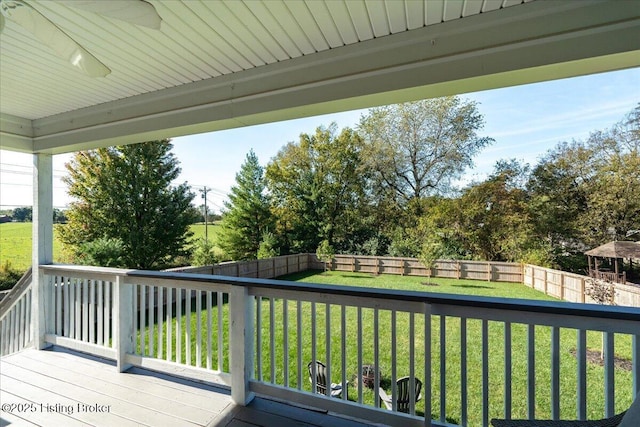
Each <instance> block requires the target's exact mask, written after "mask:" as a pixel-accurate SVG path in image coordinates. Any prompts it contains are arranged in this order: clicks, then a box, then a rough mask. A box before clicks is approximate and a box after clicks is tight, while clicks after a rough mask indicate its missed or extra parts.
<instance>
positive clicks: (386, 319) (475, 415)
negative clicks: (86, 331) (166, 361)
mask: <svg viewBox="0 0 640 427" xmlns="http://www.w3.org/2000/svg"><path fill="white" fill-rule="evenodd" d="M282 279H287V280H294V281H299V282H313V283H325V284H327V286H330V285H331V284H341V285H351V286H367V287H375V288H387V289H406V290H418V291H428V292H446V293H457V294H471V295H482V296H508V297H518V298H527V299H537V300H552V299H553V298H550V297H548V296H545V295H543V294H541V293H539V292H537V291H534V290H532V289H530V288H527V287H526V286H523V285H521V284H517V283H493V282H484V281H472V280H455V279H434V278H431V279H428V280H427V279H426V278H421V277H402V276H387V275H381V276H373V275H369V274H360V273H343V272H327V273H319V272H307V273H301V274H295V275H290V276H287V277H283V278H282ZM427 281H428V282H430V285H424V284H423V282H427ZM436 285H437V286H436ZM271 307H273V310H270V308H271ZM222 310H223V315H224V322H225V325H224V327H223V329H222V330H223V331H225V332H224V337H223V348H225V349H227V348H228V336H227V334H228V325H227V324H226V322H227V314H228V312H227V310H228V306H227V304H224V305H223V307H222ZM298 310H300V311H301V318H302V324H301V325H300V328H299V330H300V332H301V335H300V341H301V347H300V353H301V355H302V357H301V359H300V360H298V358H297V352H298V325H297V313H298ZM194 311H195V309H194V310H193V311H192V312H194ZM260 311H261V315H260V318H261V323H262V325H261V334H260V337H259V341H260V348H261V355H262V356H261V357H260V358H256V366H257V368H256V373H255V375H256V377H257V378H261V379H262V380H264V381H268V382H270V381H272V382H274V383H276V384H280V385H283V384H285V378H284V366H285V365H286V366H287V367H288V372H289V375H288V386H289V387H294V388H295V387H298V385H299V386H300V387H301V388H302V389H304V390H307V391H310V389H311V388H310V383H309V379H308V373H307V366H306V365H307V363H308V362H309V361H310V360H312V338H311V330H312V319H315V324H316V328H317V334H316V340H315V345H316V358H317V359H318V360H322V361H326V360H327V352H326V336H325V333H324V330H325V325H326V319H327V312H326V305H325V304H315V308H313V307H312V305H311V304H310V303H305V302H303V303H301V304H300V305H298V304H297V303H296V302H293V301H288V302H287V307H286V312H287V325H288V328H287V336H288V352H287V354H285V352H284V345H283V343H284V323H285V322H284V312H285V308H284V302H283V301H282V300H268V299H264V300H263V301H262V302H261V304H260ZM361 311H362V317H361V319H362V320H361V322H362V325H363V327H362V330H363V349H362V352H363V364H371V363H373V361H374V348H373V347H374V330H373V325H374V310H373V309H362V310H361ZM341 315H342V313H341V307H340V306H339V305H331V306H330V312H329V316H330V330H331V336H330V343H331V351H330V353H331V360H332V381H333V382H340V378H341V376H342V371H341V369H342V367H341V363H340V361H341V358H342V354H341V340H342V337H341V336H342V334H343V333H344V334H345V336H346V341H345V342H346V343H347V345H346V376H347V379H348V380H349V386H348V396H349V399H350V400H357V399H358V393H359V391H358V389H357V387H356V385H357V384H356V382H357V381H356V380H355V378H356V369H357V365H358V360H357V347H356V343H357V330H358V328H357V325H358V309H357V308H355V307H346V309H345V324H346V328H345V330H344V332H343V330H342V328H341V320H342V319H341ZM213 317H214V319H213V323H214V327H213V329H212V330H213V337H212V348H213V354H214V355H215V354H216V352H217V337H216V336H215V331H216V330H217V329H216V327H215V325H216V322H217V320H215V318H216V314H215V313H214V316H213ZM199 321H200V323H201V325H206V324H207V319H206V314H205V313H204V311H203V313H202V314H201V317H200V319H199ZM272 321H273V325H274V328H273V329H274V331H275V332H274V334H273V336H272V335H271V334H270V332H269V331H270V327H269V325H270V322H272ZM392 321H393V320H392V313H391V312H390V311H387V310H380V311H379V318H378V331H379V345H378V349H379V358H380V370H381V374H382V386H383V387H384V388H386V389H387V391H388V392H389V391H390V390H391V385H390V381H391V370H392V368H393V366H394V365H395V369H396V375H397V377H398V378H399V377H402V376H405V375H408V374H409V350H408V349H409V345H410V339H411V334H410V333H409V331H410V316H409V314H408V313H403V312H397V313H396V319H395V322H396V326H395V328H393V327H392ZM197 322H198V318H197V316H196V315H195V314H192V315H191V317H190V323H191V331H196V326H197ZM175 326H176V325H175V319H174V323H173V325H172V328H174V332H173V333H174V336H175ZM441 327H444V328H446V331H447V332H446V342H445V346H444V348H442V349H441V347H440V337H439V334H440V328H441ZM185 328H186V319H185V318H183V319H182V331H183V333H184V331H185ZM431 328H432V342H431V347H432V357H433V359H432V365H431V366H432V384H433V396H432V398H433V399H432V411H433V414H432V415H433V416H434V417H435V418H438V417H439V413H440V403H439V402H440V377H441V376H440V357H441V354H446V368H445V372H446V374H445V381H446V387H445V390H446V398H445V402H446V403H445V409H444V411H445V413H446V418H447V419H448V420H449V421H451V422H455V423H458V422H460V419H461V418H460V417H461V415H460V414H461V398H460V395H461V385H460V383H461V379H460V376H461V374H460V371H461V369H460V363H461V361H460V357H461V351H460V346H461V343H460V329H461V321H460V319H459V318H453V317H447V318H446V319H445V320H444V323H442V320H441V319H440V318H439V317H437V316H434V317H433V320H432V325H431ZM466 328H467V334H466V337H467V349H468V350H467V351H468V352H467V378H468V381H467V393H468V421H469V425H470V426H476V425H481V424H482V418H481V417H482V382H481V380H482V343H481V330H482V321H480V320H475V319H468V320H467V321H466ZM165 329H166V325H165ZM394 329H395V331H397V332H396V340H397V344H396V356H395V360H393V358H392V348H391V343H392V332H391V331H392V330H394ZM487 329H488V342H489V353H490V357H489V372H488V378H489V384H490V387H489V403H490V405H489V411H490V414H489V417H501V416H502V411H503V399H504V396H503V391H504V380H503V372H504V324H502V323H500V322H488V326H487ZM205 330H206V328H205ZM145 332H146V333H147V331H145ZM146 333H145V334H146ZM164 334H165V336H166V330H165V332H164ZM195 335H196V334H195V333H192V334H191V337H190V339H191V350H190V353H191V354H190V358H191V364H193V365H195V358H196V342H197V341H198V340H200V345H201V346H202V347H201V348H206V342H207V336H205V335H207V333H206V332H203V336H200V337H196V336H195ZM550 336H551V331H550V328H548V327H542V326H538V327H536V328H535V344H536V345H535V359H536V375H535V377H536V416H537V417H542V418H545V417H550V390H551V381H550V376H551V349H550V340H551V339H550ZM256 341H258V337H256ZM272 343H273V347H272ZM413 343H414V345H415V348H416V352H415V367H416V368H415V369H416V375H417V377H418V378H422V377H423V376H424V369H423V367H424V354H423V351H422V349H423V348H424V321H421V320H420V316H415V325H414V333H413ZM587 343H588V347H589V348H590V349H594V350H599V349H600V343H601V335H600V334H599V333H595V332H593V333H589V334H588V337H587ZM575 346H576V332H575V331H574V330H567V329H563V330H561V333H560V360H561V362H560V381H561V387H560V393H561V397H560V400H561V417H563V418H569V419H570V418H575V414H576V389H577V388H576V383H577V376H576V371H577V363H576V360H575V358H574V357H573V356H572V355H571V351H572V350H573V349H575ZM615 349H616V354H617V356H619V357H620V358H621V359H630V358H631V339H630V337H629V336H616V341H615ZM224 352H225V355H226V353H227V350H225V351H224ZM271 352H273V353H274V355H275V359H274V360H275V364H274V366H273V367H272V366H271V363H270V356H269V355H270V353H271ZM182 353H183V354H182V355H181V357H182V360H183V361H184V360H186V359H185V358H186V355H185V349H184V348H183V349H182ZM202 353H203V354H202V359H201V365H202V366H206V364H207V362H206V360H205V356H204V354H206V351H202ZM223 364H224V368H225V369H227V368H228V360H227V359H226V356H225V360H224V361H223ZM213 365H214V368H215V362H214V363H213ZM526 366H527V329H526V326H525V325H522V324H513V325H512V370H511V372H512V382H511V385H512V396H513V398H512V399H513V416H514V417H520V418H526V416H527V406H526V405H527V402H526V398H525V396H526V390H527V374H526V372H527V368H526ZM258 367H259V370H258ZM587 371H588V372H587V384H588V386H587V393H588V397H587V401H588V403H587V409H588V417H589V418H601V417H602V416H603V414H604V397H603V396H604V369H603V368H602V367H601V366H599V365H598V364H592V363H589V366H588V368H587ZM272 373H273V376H272ZM615 377H616V378H615V381H616V390H619V391H618V393H617V395H616V411H617V412H619V411H621V410H624V409H625V408H627V407H628V406H629V405H630V403H631V395H630V393H627V394H625V392H626V391H628V390H631V386H632V385H631V383H632V375H631V371H630V370H627V369H626V368H620V367H619V368H617V369H616V371H615ZM298 379H300V384H298ZM362 396H363V402H364V403H365V404H369V405H373V404H374V398H375V395H374V393H373V392H372V391H371V390H370V389H367V388H363V393H362ZM417 410H418V411H419V412H421V411H424V403H423V402H422V401H420V402H419V403H418V405H417ZM421 413H423V412H421Z"/></svg>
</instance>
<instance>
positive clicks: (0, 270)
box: [0, 260, 24, 291]
mask: <svg viewBox="0 0 640 427" xmlns="http://www.w3.org/2000/svg"><path fill="white" fill-rule="evenodd" d="M23 274H24V272H22V271H20V270H17V269H15V268H13V266H12V265H11V262H10V261H9V260H6V261H5V262H3V263H2V265H0V291H6V290H9V289H11V288H13V287H14V286H15V285H16V283H18V280H20V278H21V277H22V275H23Z"/></svg>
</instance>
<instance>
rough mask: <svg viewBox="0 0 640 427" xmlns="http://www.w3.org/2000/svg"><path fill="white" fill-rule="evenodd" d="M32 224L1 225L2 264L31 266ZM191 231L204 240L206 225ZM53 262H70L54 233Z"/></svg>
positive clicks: (215, 227) (213, 233)
mask: <svg viewBox="0 0 640 427" xmlns="http://www.w3.org/2000/svg"><path fill="white" fill-rule="evenodd" d="M31 227H32V224H31V223H30V222H9V223H5V224H0V264H3V263H4V262H5V260H8V261H9V262H11V265H12V266H13V267H14V268H16V269H19V270H26V269H27V268H29V266H31V233H32V230H31ZM208 229H209V239H215V236H216V233H217V232H218V230H219V229H220V226H219V225H218V224H209V227H208ZM191 230H192V231H193V233H194V236H193V241H196V240H197V239H199V238H203V239H204V235H205V232H204V231H205V226H204V224H193V225H192V226H191ZM53 261H54V262H68V261H67V260H65V258H64V254H63V251H62V243H60V241H59V240H58V239H57V238H56V233H55V232H54V240H53Z"/></svg>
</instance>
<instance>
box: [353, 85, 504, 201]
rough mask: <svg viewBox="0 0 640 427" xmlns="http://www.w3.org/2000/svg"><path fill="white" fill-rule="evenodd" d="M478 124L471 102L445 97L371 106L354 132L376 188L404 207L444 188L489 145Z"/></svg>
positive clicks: (481, 120) (447, 188) (445, 189)
mask: <svg viewBox="0 0 640 427" xmlns="http://www.w3.org/2000/svg"><path fill="white" fill-rule="evenodd" d="M483 126H484V119H483V117H482V115H481V114H480V113H479V111H478V108H477V104H476V103H475V102H472V101H465V100H462V99H461V98H458V97H445V98H435V99H427V100H422V101H416V102H407V103H404V104H396V105H390V106H385V107H379V108H373V109H371V110H369V112H368V114H367V115H365V116H363V117H362V118H361V119H360V124H359V127H358V130H359V132H360V133H361V134H362V135H363V137H364V138H365V140H366V141H367V143H368V149H367V154H366V156H365V158H366V159H367V160H368V162H369V165H370V167H371V168H372V169H373V170H375V171H376V178H377V179H378V181H379V183H380V185H381V186H382V187H383V188H387V189H389V190H391V191H392V192H393V194H394V196H395V197H396V199H397V200H398V202H399V203H400V204H402V205H405V204H406V203H407V202H409V201H410V200H415V199H420V198H423V197H426V196H429V195H434V194H442V193H445V192H447V190H449V188H450V184H451V181H452V180H453V179H455V178H458V177H460V176H461V174H462V173H463V171H464V170H465V168H467V167H469V166H472V165H473V157H474V156H475V155H476V154H477V153H478V152H479V151H480V150H481V149H482V148H484V147H485V146H486V145H488V144H491V143H492V142H493V139H491V138H488V137H479V136H478V134H477V132H478V131H479V130H480V129H482V127H483ZM418 213H419V212H418Z"/></svg>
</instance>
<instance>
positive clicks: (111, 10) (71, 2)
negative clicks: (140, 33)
mask: <svg viewBox="0 0 640 427" xmlns="http://www.w3.org/2000/svg"><path fill="white" fill-rule="evenodd" d="M62 3H64V4H65V5H67V6H73V7H75V8H78V9H82V10H86V11H89V12H93V13H97V14H98V15H104V16H108V17H110V18H114V19H119V20H121V21H126V22H129V23H131V24H135V25H142V26H144V27H149V28H152V29H154V30H159V29H160V23H161V22H162V18H161V17H160V15H158V12H157V11H156V8H155V7H153V5H152V4H151V3H148V2H146V1H144V0H109V1H105V0H66V1H63V2H62Z"/></svg>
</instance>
